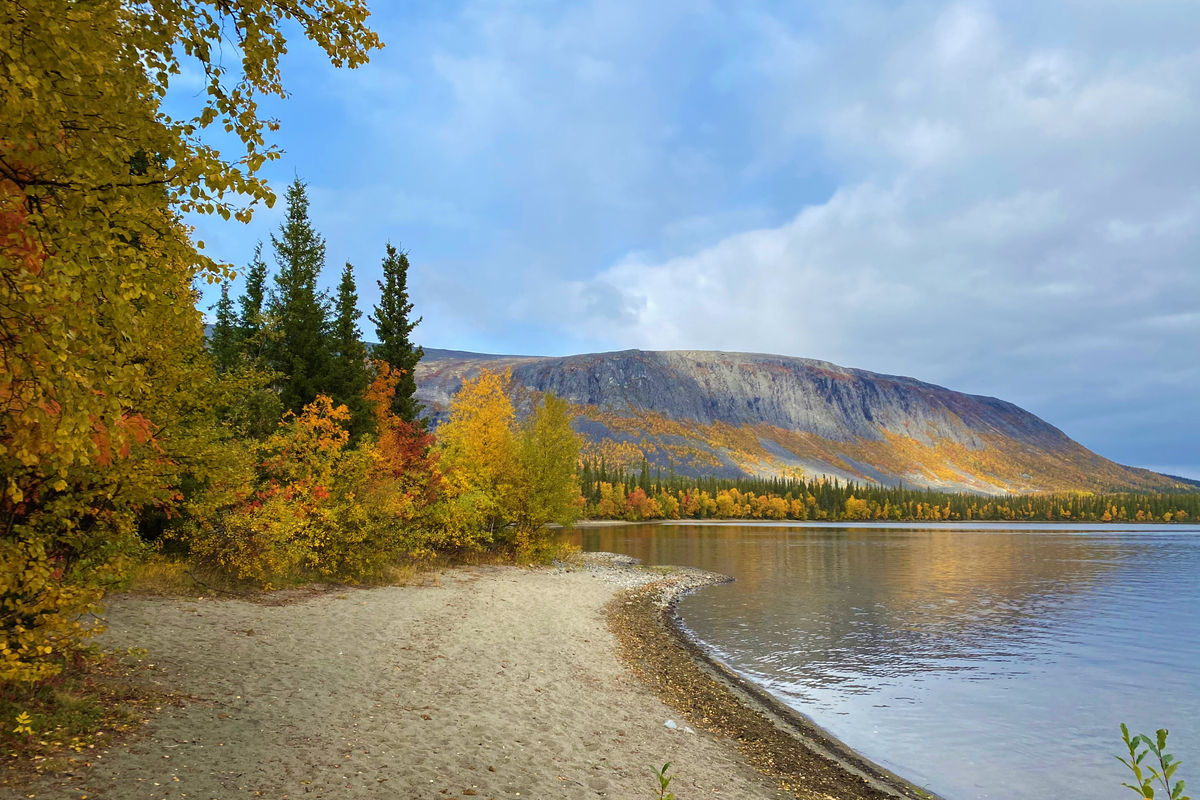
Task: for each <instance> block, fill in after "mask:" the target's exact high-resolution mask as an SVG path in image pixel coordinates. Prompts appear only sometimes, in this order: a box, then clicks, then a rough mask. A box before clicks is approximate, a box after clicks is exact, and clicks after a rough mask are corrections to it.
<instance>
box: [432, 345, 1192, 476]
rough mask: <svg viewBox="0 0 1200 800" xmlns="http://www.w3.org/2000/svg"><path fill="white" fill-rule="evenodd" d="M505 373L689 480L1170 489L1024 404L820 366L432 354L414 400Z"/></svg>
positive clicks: (612, 454)
mask: <svg viewBox="0 0 1200 800" xmlns="http://www.w3.org/2000/svg"><path fill="white" fill-rule="evenodd" d="M481 369H492V370H504V369H511V370H512V376H513V388H514V392H513V394H514V400H515V401H516V403H517V405H518V408H519V409H521V408H528V406H529V403H530V402H532V401H533V400H535V399H536V397H537V393H539V392H553V393H555V394H557V395H559V396H560V397H562V398H564V399H566V400H567V401H569V402H570V403H572V404H573V405H574V406H575V410H576V412H577V416H576V421H575V426H576V429H577V430H579V431H580V432H581V433H583V434H584V435H585V437H586V438H587V442H588V445H587V450H588V451H589V452H590V453H591V454H592V455H595V456H600V455H603V456H604V457H605V458H606V459H607V461H608V462H609V463H610V464H621V465H625V466H628V467H636V466H638V465H640V463H641V460H642V458H643V457H644V458H645V459H646V460H647V461H649V462H650V464H651V465H652V466H658V467H661V468H662V469H664V470H666V469H669V468H673V469H675V471H676V472H678V473H681V474H692V475H714V474H715V475H722V476H731V477H732V476H735V475H782V476H786V475H794V476H801V475H802V476H806V477H814V476H818V475H827V476H835V477H838V478H842V479H853V480H858V481H874V482H879V483H884V484H898V483H904V484H905V485H913V486H925V487H937V488H947V489H955V490H958V489H964V490H969V491H983V492H1035V491H1048V490H1065V489H1078V490H1099V489H1118V488H1130V489H1134V488H1136V489H1158V488H1162V489H1166V488H1172V487H1175V486H1177V485H1178V482H1177V481H1175V480H1173V479H1171V478H1168V477H1166V476H1162V475H1158V474H1157V473H1153V472H1149V471H1147V470H1141V469H1134V468H1130V467H1124V466H1121V465H1119V464H1115V463H1113V462H1111V461H1108V460H1107V459H1104V458H1101V457H1100V456H1098V455H1096V454H1095V453H1092V452H1091V451H1089V450H1087V449H1086V448H1084V447H1083V446H1082V445H1079V444H1078V443H1076V442H1074V441H1072V440H1071V439H1070V438H1068V437H1067V436H1066V435H1065V434H1064V433H1063V432H1062V431H1060V430H1058V429H1057V428H1055V427H1054V426H1052V425H1050V424H1048V423H1046V422H1045V421H1043V420H1041V419H1039V418H1038V417H1036V416H1034V415H1033V414H1030V413H1029V412H1027V411H1024V410H1023V409H1021V408H1018V407H1017V406H1015V405H1013V404H1012V403H1006V402H1004V401H1003V400H997V399H995V398H992V397H980V396H976V395H967V394H962V393H960V392H954V391H950V390H949V389H944V388H942V387H940V386H933V385H931V384H928V383H922V382H921V381H917V380H913V379H912V378H902V377H896V376H891V375H877V374H874V373H871V372H865V371H863V370H856V369H847V368H845V367H839V366H837V365H835V364H830V363H828V362H824V361H813V360H811V359H803V358H788V357H785V356H772V355H758V354H748V353H718V352H707V351H669V352H644V351H641V350H627V351H623V352H618V353H597V354H588V355H578V356H567V357H565V358H540V357H528V356H487V355H481V354H475V353H461V352H452V351H445V350H432V349H430V350H426V355H425V358H424V360H422V362H421V363H420V365H418V367H417V376H416V377H417V383H418V392H417V394H418V398H419V399H420V400H421V402H422V403H424V404H425V405H426V406H427V408H428V409H429V410H430V412H431V413H432V415H433V417H434V419H435V421H439V420H440V419H441V418H442V417H443V415H444V413H445V410H446V408H448V406H449V403H450V399H451V398H452V397H453V395H454V393H455V392H456V391H457V390H458V387H459V386H460V385H461V383H462V380H463V378H464V377H470V376H473V375H475V374H477V373H478V372H479V370H481Z"/></svg>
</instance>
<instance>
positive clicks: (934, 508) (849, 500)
mask: <svg viewBox="0 0 1200 800" xmlns="http://www.w3.org/2000/svg"><path fill="white" fill-rule="evenodd" d="M579 475H580V491H581V493H582V495H583V498H584V502H585V507H584V512H583V513H584V516H586V517H588V518H590V519H614V520H619V519H623V520H630V521H636V520H655V519H767V520H835V521H836V520H896V521H901V520H913V521H943V520H945V521H949V520H990V521H1014V522H1015V521H1024V522H1047V521H1050V522H1114V521H1123V522H1194V521H1196V520H1200V492H1191V493H1180V494H1132V493H1113V494H1091V493H1071V494H1043V495H1004V496H992V495H976V494H967V493H956V492H938V491H930V490H924V489H911V488H903V487H885V486H878V485H874V484H860V483H855V482H852V481H839V480H836V479H826V478H818V479H814V480H800V479H784V478H713V477H707V478H685V477H681V476H678V475H675V474H673V473H668V474H666V475H664V474H663V473H662V471H661V470H655V471H653V472H652V471H651V470H650V468H649V465H647V464H645V463H643V465H642V468H641V470H640V472H638V473H630V472H626V471H623V470H612V469H610V468H608V467H607V465H606V464H605V463H604V462H603V461H600V462H596V461H584V462H583V464H582V466H581V468H580V471H579Z"/></svg>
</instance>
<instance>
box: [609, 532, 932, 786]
mask: <svg viewBox="0 0 1200 800" xmlns="http://www.w3.org/2000/svg"><path fill="white" fill-rule="evenodd" d="M589 555H596V554H589ZM620 558H623V559H624V558H629V557H627V556H621V557H620ZM659 569H661V570H663V572H664V575H666V576H668V577H667V580H664V581H662V582H660V583H655V584H650V585H649V586H647V587H642V588H640V589H632V590H627V591H626V592H623V593H621V594H620V595H618V596H617V598H615V599H614V600H613V601H612V602H611V603H610V605H609V616H610V628H612V629H613V632H614V633H615V634H616V635H617V637H618V638H619V639H622V642H623V645H624V649H625V653H624V655H625V657H626V659H627V661H632V662H633V663H632V664H631V666H632V667H633V668H634V670H635V671H636V672H638V673H639V677H641V678H642V680H643V681H645V682H647V683H648V684H649V685H651V686H652V688H654V689H655V690H656V693H658V694H659V695H660V697H662V698H663V699H664V701H665V702H667V703H668V705H672V706H673V707H676V708H678V710H680V711H681V713H684V714H685V716H688V717H689V719H692V721H693V722H694V723H695V724H700V725H703V726H705V727H709V728H710V729H715V730H716V732H718V733H722V734H724V735H726V736H731V738H734V739H735V741H737V742H738V743H739V745H740V747H741V749H742V750H743V754H744V755H746V756H747V758H748V761H749V762H750V763H751V765H752V766H754V767H755V768H756V769H758V770H759V771H760V772H763V773H764V774H765V775H767V776H768V777H771V778H772V779H774V780H776V781H778V782H779V783H780V785H781V786H782V787H783V788H785V789H787V790H788V791H789V792H794V793H796V796H799V797H803V796H834V797H839V798H850V797H854V798H859V797H862V798H909V799H911V800H940V798H939V797H938V796H937V795H935V794H933V793H932V792H930V791H928V790H926V789H923V788H921V787H919V786H916V785H915V784H913V783H911V782H910V781H908V780H906V779H904V778H902V777H901V776H899V775H897V774H895V773H894V772H892V771H890V770H888V769H887V768H885V767H882V766H880V765H879V764H876V763H875V762H873V761H871V760H870V759H868V758H867V757H866V756H864V755H862V754H861V753H859V752H858V751H856V750H854V749H853V748H851V747H849V746H848V745H846V744H845V743H844V742H842V741H841V740H839V739H838V738H837V737H835V736H833V735H832V734H831V733H829V732H828V731H826V730H825V729H824V728H822V727H821V726H820V725H818V724H817V723H816V722H814V721H813V720H811V719H809V718H808V717H807V716H805V715H804V714H803V713H801V712H799V711H797V710H796V709H794V708H792V707H790V706H788V705H786V704H785V703H783V702H782V701H780V700H779V699H777V698H775V697H774V696H773V695H771V694H770V693H769V692H767V691H766V690H765V689H762V688H761V687H759V686H757V685H756V684H754V683H752V682H750V681H748V680H747V679H745V678H743V677H742V676H741V675H738V674H737V673H736V672H734V671H733V670H732V669H731V668H730V667H729V666H727V665H726V664H725V663H723V662H722V661H720V660H719V659H717V658H715V657H713V656H712V655H710V654H709V653H708V652H707V651H705V650H704V648H702V647H701V646H700V645H699V644H698V643H697V642H696V641H695V640H694V639H693V638H692V637H691V636H689V635H688V633H687V632H686V630H685V629H684V627H683V625H682V620H681V618H680V616H679V613H678V603H679V601H680V600H681V599H682V598H683V597H685V596H686V595H688V594H690V593H692V592H695V591H698V590H699V589H702V588H704V587H705V586H712V585H717V584H722V583H729V582H732V581H733V578H731V577H729V576H726V575H720V574H718V573H713V572H708V571H705V570H699V569H695V568H691V567H674V566H673V567H662V568H659ZM630 611H631V612H632V613H630ZM623 612H624V615H626V616H640V617H641V620H640V625H641V628H642V630H640V631H637V630H636V629H635V630H633V631H631V630H629V629H628V628H627V627H624V626H622V624H621V619H620V617H621V616H622V615H623ZM614 618H615V620H616V621H615V624H614V622H613V621H612V620H613V619H614ZM637 624H638V623H635V626H636V625H637ZM656 634H657V635H656ZM655 640H658V641H655ZM681 659H686V662H683V663H681ZM639 661H640V662H642V663H640V664H639V663H638V662H639ZM689 664H690V666H691V669H689V668H688V667H689ZM688 673H691V674H688ZM664 675H669V676H673V681H672V683H674V684H675V685H674V686H672V685H664V681H663V680H662V676H664ZM680 683H682V684H684V686H683V691H680V690H679V689H680V686H679V684H680ZM705 684H708V685H707V686H706V685H705ZM722 695H723V696H724V697H723V698H722ZM722 700H725V702H722ZM748 733H757V734H758V736H757V737H756V739H754V740H747V738H746V735H747V734H748ZM789 751H791V752H789ZM789 756H790V757H789ZM831 790H832V791H833V792H836V794H829V792H830V791H831Z"/></svg>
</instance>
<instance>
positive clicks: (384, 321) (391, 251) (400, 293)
mask: <svg viewBox="0 0 1200 800" xmlns="http://www.w3.org/2000/svg"><path fill="white" fill-rule="evenodd" d="M378 284H379V304H378V305H377V306H375V313H374V314H373V315H372V316H371V317H370V320H371V322H374V323H375V332H376V334H377V335H378V336H379V346H378V347H377V348H375V353H374V355H375V357H376V358H378V359H379V360H381V361H386V362H387V363H388V364H390V365H391V367H392V368H393V369H399V370H403V374H402V375H401V377H400V382H399V383H398V384H397V385H396V395H395V397H394V398H393V399H392V411H394V412H395V413H396V415H397V416H399V417H400V418H401V419H404V420H407V421H409V422H415V421H417V420H418V419H419V418H420V416H421V411H422V410H423V408H422V406H421V404H420V403H418V402H417V400H416V393H417V381H416V378H415V371H416V368H417V362H418V361H420V360H421V357H422V356H423V355H425V351H424V349H422V348H420V347H414V346H413V343H412V339H411V338H410V336H411V334H412V331H413V328H415V327H417V325H419V324H420V323H421V318H420V317H418V318H417V319H415V320H413V321H412V322H410V321H409V318H408V315H409V314H411V313H412V310H413V304H412V303H411V302H409V300H408V254H407V253H405V252H402V251H400V250H397V249H396V248H395V247H393V246H392V245H391V243H390V242H389V243H388V245H387V256H386V257H385V258H384V259H383V280H381V281H378Z"/></svg>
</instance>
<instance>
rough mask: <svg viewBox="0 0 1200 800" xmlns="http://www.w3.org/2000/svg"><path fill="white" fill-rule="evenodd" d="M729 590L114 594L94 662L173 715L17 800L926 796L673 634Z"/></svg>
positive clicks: (611, 563)
mask: <svg viewBox="0 0 1200 800" xmlns="http://www.w3.org/2000/svg"><path fill="white" fill-rule="evenodd" d="M723 579H724V578H723V576H714V575H713V574H712V573H707V572H703V571H701V570H696V569H690V568H687V567H671V568H659V567H645V566H638V565H636V562H635V560H634V559H632V558H630V557H628V556H621V555H616V554H605V555H598V554H581V555H580V556H579V557H578V558H575V559H571V562H570V563H560V564H556V565H555V566H553V567H549V568H536V569H527V568H522V567H515V566H474V567H472V566H460V567H455V568H450V569H445V570H442V571H439V572H434V573H429V574H426V575H423V576H422V577H421V579H420V580H419V581H418V582H415V583H414V584H412V585H406V586H388V587H376V588H353V587H344V588H342V589H340V590H339V589H330V590H329V591H323V592H320V593H315V594H313V593H307V594H301V595H299V596H298V595H297V594H296V593H295V592H281V593H276V594H273V595H268V596H264V597H256V598H252V599H246V598H240V599H230V598H226V597H221V598H215V597H207V598H178V597H176V598H164V597H145V596H128V595H127V596H117V597H114V598H112V601H111V605H110V612H109V614H108V623H109V630H108V632H106V633H105V634H104V635H103V637H102V641H101V643H102V645H103V646H104V647H105V648H106V649H110V650H113V649H115V650H117V651H118V652H119V651H121V650H123V649H125V648H129V647H138V648H146V649H147V650H148V651H149V655H148V657H147V663H146V664H145V665H144V667H145V668H144V669H143V670H141V671H140V672H139V674H140V676H141V679H140V682H141V683H144V684H145V685H146V687H147V688H149V689H152V690H154V691H157V692H163V693H170V694H171V695H172V696H173V697H177V698H179V703H178V704H174V703H172V704H165V703H164V704H163V705H162V707H161V708H160V709H158V710H157V713H155V714H154V715H153V716H152V717H151V718H150V720H149V722H148V723H147V724H146V725H145V726H144V727H143V728H142V729H141V730H140V731H137V732H136V733H133V734H132V735H130V736H127V737H123V738H122V739H121V740H119V741H117V742H116V743H114V745H113V746H111V747H109V748H108V749H107V750H105V751H101V750H99V749H97V750H95V751H90V752H89V753H88V755H87V756H86V757H83V758H81V759H76V760H74V761H73V762H72V766H71V767H70V769H69V771H65V772H58V773H54V774H46V775H43V776H41V777H39V778H35V779H33V780H32V782H31V783H30V784H29V785H28V786H26V787H25V788H24V789H23V790H21V792H20V796H22V797H26V798H29V797H33V798H47V797H63V796H68V795H69V796H74V797H79V796H83V795H87V796H91V797H106V798H110V800H133V798H143V797H147V796H152V797H156V798H171V799H172V800H175V799H176V798H178V799H179V800H182V798H195V797H221V798H241V797H245V798H251V797H274V798H293V800H295V799H297V798H318V797H337V798H374V797H378V796H389V797H412V798H427V800H443V798H447V797H450V798H453V797H459V798H464V799H465V798H475V797H479V798H488V799H491V798H495V800H503V799H504V798H529V797H535V798H541V797H563V798H578V797H621V798H625V797H638V796H648V795H650V794H652V787H653V786H654V785H655V781H654V778H653V775H652V774H651V772H650V770H651V768H652V767H658V766H661V764H662V763H664V762H666V761H670V762H672V763H673V764H674V765H675V766H674V767H673V768H672V774H673V775H674V776H675V781H674V782H673V783H672V790H673V791H674V792H675V793H676V794H677V796H678V797H680V800H694V798H699V797H708V796H712V797H722V796H728V797H737V798H739V800H783V799H784V798H787V797H802V798H836V800H883V799H884V798H895V797H903V798H913V799H914V800H915V799H916V798H929V797H931V795H929V794H926V793H922V792H920V791H919V790H911V787H908V786H907V784H904V783H903V782H902V781H898V779H896V778H895V776H891V775H890V774H887V773H886V772H885V771H882V770H878V769H875V768H873V765H869V762H866V761H865V760H864V759H861V758H859V757H857V754H854V753H853V752H852V751H849V749H848V748H841V749H839V746H838V744H836V743H833V742H831V740H830V738H829V737H827V736H825V735H823V732H821V731H820V730H819V729H818V728H816V726H815V725H811V724H804V723H799V722H797V719H799V716H800V715H798V714H796V712H794V711H792V712H790V713H789V712H786V711H784V710H783V709H781V708H778V707H772V705H771V703H770V702H764V700H763V698H761V697H755V696H754V695H753V693H751V692H749V691H746V688H745V686H742V687H741V688H740V689H739V686H738V682H737V681H735V680H732V679H729V680H722V679H721V678H720V675H719V672H720V668H719V667H717V666H715V665H714V664H713V663H712V662H711V660H710V659H707V657H706V656H704V655H703V653H702V652H700V651H699V648H698V647H697V646H696V645H694V644H690V645H689V644H688V641H687V639H686V636H685V635H684V634H683V633H682V631H678V630H675V631H674V632H672V630H673V627H672V623H671V622H670V619H671V615H672V614H673V613H674V603H675V602H676V601H677V600H678V599H679V598H680V597H682V596H683V594H685V593H686V592H688V591H692V590H695V589H697V588H699V587H701V586H704V585H709V584H711V583H713V582H715V581H718V580H723ZM631 641H632V643H633V649H634V651H635V652H634V653H633V654H632V658H631V654H630V644H631ZM647 659H651V660H649V661H648V660H647ZM653 659H659V661H653ZM647 667H649V668H650V669H651V670H652V671H657V673H658V674H657V677H658V678H660V679H661V678H664V677H669V678H670V679H671V680H676V681H677V680H678V679H679V678H680V676H684V678H685V682H684V683H683V684H682V687H683V690H684V692H685V693H686V694H687V695H688V698H687V699H689V700H691V701H695V700H697V699H701V700H703V701H704V702H705V704H706V705H705V706H704V707H703V708H700V707H699V706H697V705H696V703H695V702H692V703H691V704H690V705H689V704H688V703H682V704H681V703H680V700H681V698H680V696H679V695H678V694H672V692H671V691H664V688H669V687H664V685H662V683H661V680H660V681H658V682H656V680H655V675H651V676H650V678H651V679H650V680H646V679H645V678H646V675H645V673H646V669H647ZM639 676H640V677H641V679H639ZM679 687H680V684H678V683H677V684H676V689H679ZM696 687H701V689H700V690H698V689H697V688H696ZM703 687H707V688H703ZM676 720H677V721H678V722H677V723H676V722H675V721H676ZM685 720H687V722H685ZM693 726H694V729H693ZM822 748H824V749H822ZM864 778H865V779H864ZM897 787H900V788H897ZM12 788H13V789H15V788H16V787H12ZM381 793H382V795H381ZM2 795H3V791H0V796H2Z"/></svg>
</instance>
